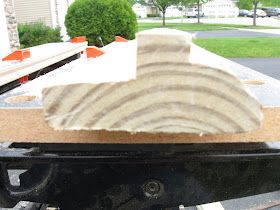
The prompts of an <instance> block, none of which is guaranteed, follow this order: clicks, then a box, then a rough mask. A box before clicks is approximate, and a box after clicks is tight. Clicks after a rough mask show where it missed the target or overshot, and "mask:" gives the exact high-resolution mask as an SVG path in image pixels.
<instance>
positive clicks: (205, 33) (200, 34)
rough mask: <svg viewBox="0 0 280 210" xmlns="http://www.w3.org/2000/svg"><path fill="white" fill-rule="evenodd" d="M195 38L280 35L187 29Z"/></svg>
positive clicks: (273, 35)
mask: <svg viewBox="0 0 280 210" xmlns="http://www.w3.org/2000/svg"><path fill="white" fill-rule="evenodd" d="M189 32H190V33H192V34H195V36H196V37H197V38H221V37H280V34H279V35H278V34H273V33H262V32H258V31H257V30H256V31H243V30H215V31H195V32H194V31H189Z"/></svg>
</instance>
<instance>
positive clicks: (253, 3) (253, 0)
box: [237, 0, 271, 26]
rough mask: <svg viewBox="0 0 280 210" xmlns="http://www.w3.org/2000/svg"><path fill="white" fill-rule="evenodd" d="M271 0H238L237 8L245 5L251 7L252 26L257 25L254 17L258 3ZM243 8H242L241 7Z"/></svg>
mask: <svg viewBox="0 0 280 210" xmlns="http://www.w3.org/2000/svg"><path fill="white" fill-rule="evenodd" d="M268 1H271V0H239V2H238V4H237V5H238V6H239V8H242V7H245V6H246V5H248V6H247V8H248V9H250V8H253V26H256V25H257V21H256V17H257V8H258V5H259V3H262V4H266V3H268ZM242 9H243V8H242Z"/></svg>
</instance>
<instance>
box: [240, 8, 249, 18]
mask: <svg viewBox="0 0 280 210" xmlns="http://www.w3.org/2000/svg"><path fill="white" fill-rule="evenodd" d="M239 16H240V17H248V16H250V11H249V10H246V9H241V10H239Z"/></svg>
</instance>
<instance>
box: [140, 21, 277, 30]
mask: <svg viewBox="0 0 280 210" xmlns="http://www.w3.org/2000/svg"><path fill="white" fill-rule="evenodd" d="M161 27H162V23H138V31H143V30H147V29H152V28H161ZM166 27H167V28H174V29H178V30H182V31H207V30H227V29H234V28H250V29H272V28H275V27H266V26H255V27H254V26H248V25H234V24H207V23H199V24H198V23H167V24H166Z"/></svg>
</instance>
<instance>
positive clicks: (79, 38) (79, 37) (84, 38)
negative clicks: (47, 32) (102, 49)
mask: <svg viewBox="0 0 280 210" xmlns="http://www.w3.org/2000/svg"><path fill="white" fill-rule="evenodd" d="M86 40H87V38H86V37H85V36H77V37H74V38H73V39H71V43H80V42H85V41H86Z"/></svg>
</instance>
